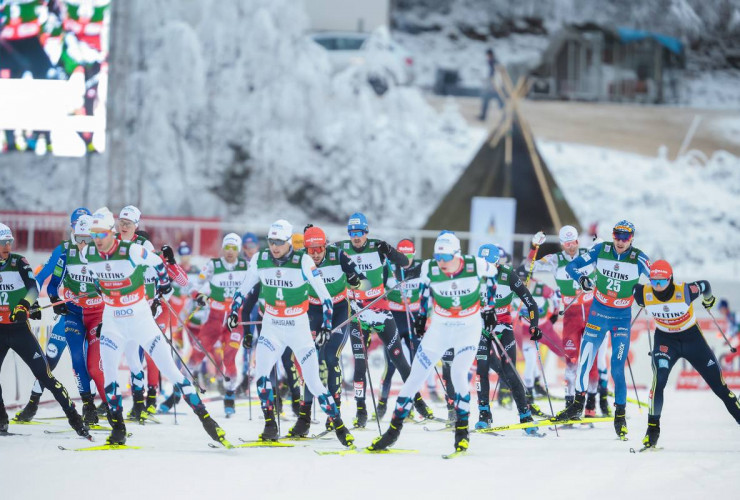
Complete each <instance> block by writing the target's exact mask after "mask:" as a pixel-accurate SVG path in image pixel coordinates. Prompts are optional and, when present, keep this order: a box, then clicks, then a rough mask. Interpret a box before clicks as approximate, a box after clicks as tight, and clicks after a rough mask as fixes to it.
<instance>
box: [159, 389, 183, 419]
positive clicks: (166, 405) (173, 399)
mask: <svg viewBox="0 0 740 500" xmlns="http://www.w3.org/2000/svg"><path fill="white" fill-rule="evenodd" d="M180 394H181V393H180V390H179V389H178V388H177V387H174V388H173V389H172V394H170V395H169V396H167V399H165V400H164V402H162V404H160V405H159V413H168V412H169V411H170V410H171V409H172V408H173V407H174V406H175V405H176V404H177V403H179V402H180Z"/></svg>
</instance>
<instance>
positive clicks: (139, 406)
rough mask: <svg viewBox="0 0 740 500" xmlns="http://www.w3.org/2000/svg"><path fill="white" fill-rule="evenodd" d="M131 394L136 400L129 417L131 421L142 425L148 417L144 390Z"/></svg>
mask: <svg viewBox="0 0 740 500" xmlns="http://www.w3.org/2000/svg"><path fill="white" fill-rule="evenodd" d="M131 394H132V396H133V398H134V406H133V407H132V408H131V411H129V412H128V415H127V416H128V418H130V419H131V420H135V421H137V422H140V423H141V422H143V421H144V420H146V415H144V413H145V412H146V407H145V406H144V389H139V390H134V391H132V393H131Z"/></svg>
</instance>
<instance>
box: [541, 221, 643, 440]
mask: <svg viewBox="0 0 740 500" xmlns="http://www.w3.org/2000/svg"><path fill="white" fill-rule="evenodd" d="M612 236H613V240H612V242H611V243H607V242H603V243H599V244H597V245H594V246H593V247H592V248H591V249H590V250H589V251H588V252H587V253H586V254H584V255H580V256H578V257H576V258H575V259H573V261H571V262H570V264H568V265H567V266H566V268H565V270H566V272H567V273H568V275H569V276H570V277H571V278H573V279H574V280H576V281H578V284H579V285H580V286H581V289H582V290H583V291H584V292H590V291H591V290H594V299H595V300H594V302H593V304H592V305H591V311H590V312H589V315H588V322H587V323H586V330H585V331H584V334H583V340H582V341H581V350H580V357H579V360H578V371H577V372H576V396H575V399H574V401H573V403H572V404H570V405H568V406H567V407H566V408H565V409H564V410H562V411H561V412H559V413H558V414H557V416H556V417H555V420H558V421H563V420H571V419H575V418H580V416H581V412H582V411H583V406H584V404H585V402H586V393H585V388H586V381H585V379H586V376H587V374H588V372H589V370H590V369H591V365H593V363H594V358H595V357H596V354H597V351H598V349H599V346H600V345H601V343H602V342H603V341H604V337H605V336H606V333H607V331H608V332H610V333H611V341H612V342H611V343H612V357H611V370H612V380H614V399H615V405H614V406H615V412H614V430H615V431H616V433H617V435H618V436H619V437H620V439H627V437H626V436H627V420H626V414H627V411H626V404H627V384H626V382H625V380H624V363H625V362H626V360H627V354H628V353H629V347H630V320H631V315H632V309H631V308H632V302H633V301H634V297H633V296H632V289H633V288H634V286H635V285H636V284H637V282H638V280H639V279H640V275H645V276H647V275H648V272H649V271H648V269H649V267H650V259H649V258H648V256H647V255H645V254H644V253H643V252H642V251H641V250H639V249H637V248H635V247H633V246H632V242H633V240H634V237H635V226H634V224H632V223H631V222H629V221H627V220H622V221H620V222H618V223H617V224H616V225H615V226H614V229H613V230H612ZM588 265H593V266H594V267H595V271H596V279H595V280H592V279H591V278H589V277H588V275H586V274H581V273H580V272H579V271H578V270H579V269H581V268H583V267H586V266H588ZM594 281H595V285H594Z"/></svg>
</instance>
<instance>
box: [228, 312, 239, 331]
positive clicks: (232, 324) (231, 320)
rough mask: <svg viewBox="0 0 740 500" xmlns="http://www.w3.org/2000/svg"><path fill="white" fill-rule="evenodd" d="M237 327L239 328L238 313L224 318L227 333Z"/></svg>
mask: <svg viewBox="0 0 740 500" xmlns="http://www.w3.org/2000/svg"><path fill="white" fill-rule="evenodd" d="M237 326H239V313H237V312H232V313H231V314H229V316H228V317H227V318H226V327H227V328H228V329H229V331H232V330H233V329H234V328H236V327H237Z"/></svg>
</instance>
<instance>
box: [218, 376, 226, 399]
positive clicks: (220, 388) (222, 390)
mask: <svg viewBox="0 0 740 500" xmlns="http://www.w3.org/2000/svg"><path fill="white" fill-rule="evenodd" d="M216 390H217V391H218V393H219V394H221V395H222V396H224V395H225V394H226V387H224V381H223V379H221V378H220V379H218V380H217V381H216Z"/></svg>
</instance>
